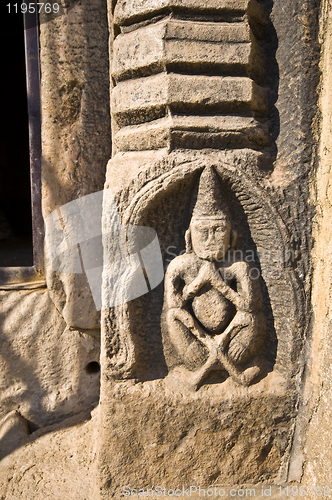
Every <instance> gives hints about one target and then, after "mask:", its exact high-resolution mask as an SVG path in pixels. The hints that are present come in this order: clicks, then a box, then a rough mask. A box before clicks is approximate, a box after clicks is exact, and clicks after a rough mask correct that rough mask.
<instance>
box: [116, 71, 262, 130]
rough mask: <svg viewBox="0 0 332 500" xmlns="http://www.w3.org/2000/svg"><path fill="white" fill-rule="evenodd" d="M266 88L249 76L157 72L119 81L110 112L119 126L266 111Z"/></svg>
mask: <svg viewBox="0 0 332 500" xmlns="http://www.w3.org/2000/svg"><path fill="white" fill-rule="evenodd" d="M267 96H268V91H267V89H265V88H262V87H259V86H258V85H256V84H255V83H254V82H253V81H252V80H251V79H250V78H245V77H221V76H207V75H179V74H175V73H170V74H168V73H161V74H158V75H155V76H150V77H146V78H138V79H136V80H128V81H124V82H120V83H119V84H118V85H117V86H116V87H115V88H114V89H113V92H112V112H113V114H114V116H115V117H116V119H117V121H118V125H119V126H125V125H132V124H135V123H142V122H144V121H151V120H152V119H155V118H161V117H162V113H165V111H166V108H169V109H170V110H171V111H173V112H174V113H188V114H195V113H196V114H200V113H201V112H204V113H209V111H211V112H218V113H226V112H227V113H229V112H232V113H233V112H234V113H235V112H242V113H249V112H250V111H252V110H255V111H259V112H266V111H267Z"/></svg>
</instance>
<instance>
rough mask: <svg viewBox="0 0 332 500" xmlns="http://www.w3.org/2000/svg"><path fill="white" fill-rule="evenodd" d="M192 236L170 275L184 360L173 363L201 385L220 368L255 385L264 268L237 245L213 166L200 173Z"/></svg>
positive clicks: (173, 327) (167, 321)
mask: <svg viewBox="0 0 332 500" xmlns="http://www.w3.org/2000/svg"><path fill="white" fill-rule="evenodd" d="M185 238H186V252H185V253H184V254H183V255H179V256H178V257H176V258H175V259H173V260H172V261H171V263H170V265H169V266H168V269H167V272H166V276H165V297H164V312H163V330H164V332H165V331H166V337H167V339H168V340H167V342H168V343H170V345H171V350H172V351H173V352H175V358H176V359H177V361H173V362H171V363H168V364H169V365H171V366H170V368H171V369H172V368H174V367H175V366H176V367H177V372H179V373H181V374H182V375H181V376H182V378H183V379H184V380H185V381H186V383H187V385H188V386H189V387H190V388H191V389H194V390H197V389H198V388H199V387H200V386H201V385H202V384H203V383H204V380H205V379H206V378H207V377H208V375H209V374H211V372H218V371H219V372H220V371H223V372H226V376H227V374H228V375H229V376H230V377H232V378H233V379H234V380H235V381H236V382H237V383H239V384H242V385H249V384H251V383H252V381H253V380H254V379H255V378H257V377H258V376H259V374H260V373H261V371H262V368H261V366H260V356H259V351H260V347H261V345H262V343H263V341H264V335H265V331H266V320H265V315H264V313H263V311H262V291H261V283H260V278H259V269H257V268H253V266H252V265H251V264H249V263H248V262H246V261H245V259H244V258H242V259H241V255H242V254H241V252H239V251H236V252H234V251H232V250H233V249H234V246H235V241H236V233H235V231H233V230H232V221H231V214H230V209H229V206H228V204H227V202H226V201H225V199H224V197H223V193H222V189H221V184H220V180H219V177H218V176H217V174H216V172H215V171H214V169H213V168H212V167H206V168H205V169H204V170H203V173H202V174H201V177H200V181H199V187H198V194H197V199H196V202H195V206H194V209H193V213H192V217H191V221H190V226H189V229H188V231H187V233H186V237H185ZM253 271H256V272H253ZM164 336H165V335H164Z"/></svg>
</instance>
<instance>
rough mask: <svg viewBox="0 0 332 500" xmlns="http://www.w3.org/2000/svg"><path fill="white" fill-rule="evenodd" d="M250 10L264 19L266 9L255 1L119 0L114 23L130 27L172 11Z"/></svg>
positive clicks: (218, 11)
mask: <svg viewBox="0 0 332 500" xmlns="http://www.w3.org/2000/svg"><path fill="white" fill-rule="evenodd" d="M248 9H249V10H250V11H251V12H252V13H253V15H255V16H256V17H260V18H261V17H264V12H265V9H264V7H262V6H261V5H260V4H258V3H257V2H256V1H255V0H204V1H202V0H118V2H117V4H116V7H115V10H114V22H115V23H116V24H119V25H128V24H131V23H134V22H137V21H139V20H142V19H145V18H149V17H153V16H155V15H158V14H160V13H162V12H165V11H172V10H181V11H192V12H193V13H205V14H206V13H211V14H223V13H228V12H230V13H232V12H233V13H239V14H245V13H246V12H247V11H248Z"/></svg>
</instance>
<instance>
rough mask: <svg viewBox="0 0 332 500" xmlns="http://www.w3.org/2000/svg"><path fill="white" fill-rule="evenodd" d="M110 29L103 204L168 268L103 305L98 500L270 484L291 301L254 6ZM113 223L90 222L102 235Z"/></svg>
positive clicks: (162, 0) (288, 251)
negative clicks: (132, 492)
mask: <svg viewBox="0 0 332 500" xmlns="http://www.w3.org/2000/svg"><path fill="white" fill-rule="evenodd" d="M112 23H113V24H112V31H113V34H114V43H113V55H112V57H113V60H112V79H113V90H112V95H111V110H112V119H113V129H112V130H113V157H112V159H111V160H110V162H109V164H108V168H107V177H106V188H109V189H111V191H112V193H113V194H114V195H115V199H116V202H117V206H118V210H119V212H120V215H121V219H122V224H123V226H127V225H138V226H145V227H151V228H153V229H154V230H155V231H156V233H157V235H158V238H159V243H160V247H161V251H162V255H163V263H164V267H165V270H166V268H167V266H168V264H169V267H168V269H167V271H166V275H165V280H164V281H165V286H164V285H163V284H160V285H159V286H158V287H156V288H154V289H152V290H151V291H150V292H149V293H147V294H145V295H143V296H141V297H138V298H136V299H135V300H132V301H130V302H127V303H124V304H122V305H118V306H116V307H114V308H111V309H107V307H106V306H107V304H104V311H103V314H102V344H103V348H102V374H103V376H102V388H101V429H102V430H101V432H102V436H103V437H102V439H101V441H100V443H101V444H100V453H99V468H100V470H101V492H102V497H103V498H118V497H119V498H120V495H122V494H123V487H124V486H129V487H130V488H131V489H132V488H137V489H139V488H147V487H152V486H153V485H157V484H158V485H161V486H163V487H166V488H173V487H174V488H178V487H179V488H182V487H185V486H186V485H190V484H196V485H201V486H211V485H217V484H218V485H220V484H228V485H233V484H240V483H242V484H244V483H256V482H258V481H268V480H279V481H284V480H286V479H287V471H288V464H289V456H290V448H291V445H292V436H293V431H294V418H295V414H296V405H297V401H298V388H297V378H296V376H297V374H298V372H299V357H300V354H301V345H302V340H303V335H304V328H305V321H304V312H305V300H304V291H303V285H302V281H301V279H300V278H299V269H298V268H297V265H296V263H295V261H296V256H294V249H293V247H291V246H290V241H291V239H290V235H289V229H288V227H287V225H286V224H285V223H284V220H283V217H282V216H281V213H280V211H279V207H278V195H276V193H275V192H274V190H273V186H272V185H271V176H272V173H273V161H274V160H275V156H276V144H275V142H274V140H275V138H276V135H277V134H276V124H275V121H276V120H275V115H276V110H275V107H274V102H275V88H276V85H277V83H276V81H275V78H276V75H277V72H276V71H275V67H276V61H275V48H273V25H272V23H271V20H270V19H269V12H268V9H267V6H266V3H265V2H259V1H256V0H241V1H233V0H208V1H204V2H202V1H198V0H182V1H181V0H153V1H152V0H129V1H128V0H126V1H125V0H118V1H117V2H116V4H115V5H112ZM271 40H272V41H271ZM271 68H273V72H272V73H273V74H271ZM212 178H213V180H211V179H212ZM209 186H210V187H209ZM212 191H213V193H214V195H213V196H212V195H211V193H212ZM211 196H212V198H211ZM209 200H210V201H209ZM218 203H219V204H220V203H223V204H224V205H223V206H227V208H225V209H224V210H225V211H226V212H227V215H225V213H226V212H225V213H224V214H223V209H221V208H217V205H218ZM199 205H200V208H197V207H198V206H199ZM220 206H221V205H220ZM202 207H205V208H204V209H203V208H202ZM195 214H196V215H195ZM197 214H199V215H197ZM112 217H113V214H112V213H111V212H110V211H108V209H107V206H106V205H105V207H104V215H103V226H104V231H105V232H107V229H108V228H109V227H110V225H111V224H112ZM197 220H199V223H197ZM211 220H213V223H212V222H211ZM226 220H227V222H225V221H226ZM195 221H196V223H195ZM207 221H210V222H207ZM195 224H196V226H195ZM221 226H222V227H223V228H224V229H223V231H224V232H223V235H222V236H220V238H221V239H220V240H219V241H220V245H221V246H222V245H226V248H225V250H224V252H221V251H219V250H218V251H216V250H215V247H213V248H214V250H213V249H212V250H211V252H212V253H210V254H209V255H207V254H206V253H204V252H205V250H206V249H208V248H210V247H208V245H209V244H208V243H207V240H208V237H207V236H206V237H205V236H202V234H203V233H204V231H206V230H207V231H210V232H214V233H213V234H214V238H215V240H214V242H215V244H216V241H217V240H216V236H215V232H216V231H218V230H219V229H218V228H220V227H221ZM207 227H208V229H206V228H207ZM188 228H189V229H188ZM188 231H189V232H188ZM195 231H196V232H195ZM197 231H198V232H197ZM211 234H212V233H211ZM200 235H201V236H200ZM195 238H196V240H195ZM204 238H205V240H204ZM204 241H205V243H204ZM202 245H203V246H202ZM204 245H205V247H204ZM212 246H213V245H212ZM203 247H204V248H205V250H204V248H203ZM202 248H203V250H202ZM211 248H212V247H211ZM108 249H109V246H108V245H107V244H106V245H105V258H106V259H110V258H111V257H110V255H109V250H108ZM200 249H201V250H200ZM213 252H214V253H213ZM171 261H172V262H171ZM170 262H171V263H170ZM235 268H236V270H235ZM231 269H232V270H231ZM230 270H231V271H230ZM253 270H255V271H254V272H253ZM191 272H192V275H191V274H190V273H191ZM228 272H231V275H229V274H227V273H228ZM255 273H256V274H255ZM107 286H108V285H107V280H106V279H105V281H104V296H106V295H107ZM151 288H153V287H151ZM246 290H247V291H246ZM250 325H251V326H250ZM246 328H247V330H245V329H246ZM243 332H246V333H243ZM257 339H258V340H257ZM235 341H237V342H235ZM232 342H233V343H232ZM248 370H249V371H248Z"/></svg>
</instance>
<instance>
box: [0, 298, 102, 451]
mask: <svg viewBox="0 0 332 500" xmlns="http://www.w3.org/2000/svg"><path fill="white" fill-rule="evenodd" d="M1 295H2V310H1V315H0V324H1V333H0V343H1V351H0V374H1V375H0V387H1V396H0V399H1V403H0V407H1V414H0V416H1V417H2V418H3V420H2V422H1V424H0V425H1V429H0V437H1V441H0V454H2V455H3V454H4V453H6V452H5V451H4V450H10V451H13V449H12V448H13V447H14V448H16V447H17V446H20V443H21V442H22V440H23V439H24V437H25V436H27V435H28V433H31V432H34V431H35V430H36V429H38V428H40V427H46V426H49V425H52V424H55V423H57V422H61V421H63V420H65V419H66V418H68V417H70V416H72V415H75V414H79V413H81V412H83V411H89V410H92V409H93V408H94V407H95V406H96V405H97V404H98V400H99V378H100V376H99V371H100V370H99V352H100V339H99V336H100V332H99V330H91V331H79V330H71V329H68V328H67V327H66V324H65V322H64V321H63V319H62V317H61V316H60V314H59V313H58V311H57V310H56V308H55V306H54V304H53V302H52V301H51V300H50V298H49V296H48V292H47V291H46V290H38V291H13V292H1ZM15 410H17V411H19V413H20V415H21V416H18V415H17V414H16V413H15ZM13 412H14V413H13ZM84 418H86V415H85V416H84ZM10 436H12V437H13V436H15V440H14V441H13V439H12V437H10ZM8 443H9V444H8ZM15 443H16V444H15Z"/></svg>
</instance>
